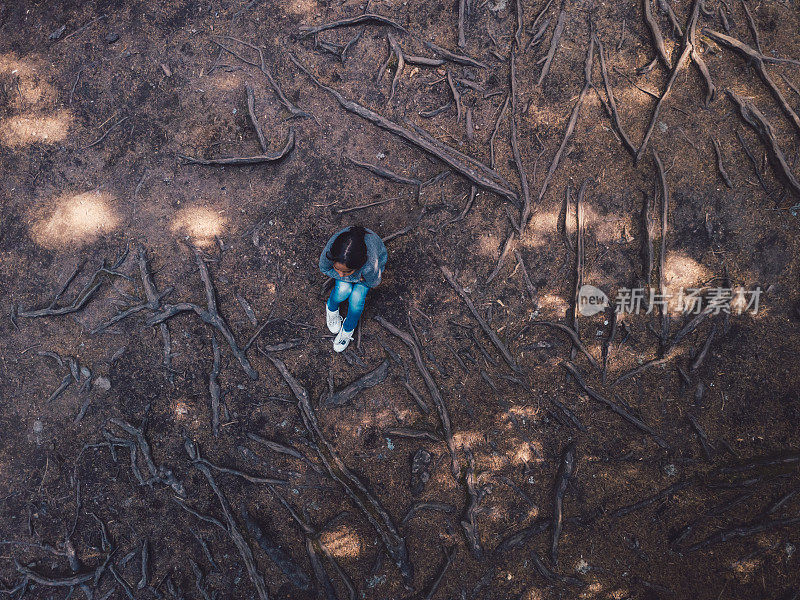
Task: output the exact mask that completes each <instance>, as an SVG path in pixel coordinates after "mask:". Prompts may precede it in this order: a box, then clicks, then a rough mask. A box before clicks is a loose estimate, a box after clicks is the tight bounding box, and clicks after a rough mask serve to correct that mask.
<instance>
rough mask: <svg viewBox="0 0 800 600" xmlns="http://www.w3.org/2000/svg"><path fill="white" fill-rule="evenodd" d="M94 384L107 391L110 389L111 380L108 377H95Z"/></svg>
mask: <svg viewBox="0 0 800 600" xmlns="http://www.w3.org/2000/svg"><path fill="white" fill-rule="evenodd" d="M94 386H95V387H96V388H99V389H101V390H104V391H106V392H107V391H108V390H110V389H111V380H110V379H109V378H108V377H102V376H100V377H97V378H95V380H94Z"/></svg>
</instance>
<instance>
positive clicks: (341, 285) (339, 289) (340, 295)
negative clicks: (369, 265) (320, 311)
mask: <svg viewBox="0 0 800 600" xmlns="http://www.w3.org/2000/svg"><path fill="white" fill-rule="evenodd" d="M352 292H353V286H352V285H351V284H349V283H347V282H346V281H337V282H336V287H334V288H333V295H334V297H335V298H336V300H337V302H342V301H343V300H346V299H347V297H348V296H350V295H351V294H352Z"/></svg>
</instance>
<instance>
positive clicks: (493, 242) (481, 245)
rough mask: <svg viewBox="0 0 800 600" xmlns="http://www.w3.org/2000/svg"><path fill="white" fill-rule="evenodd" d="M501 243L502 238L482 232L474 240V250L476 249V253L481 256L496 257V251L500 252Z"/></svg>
mask: <svg viewBox="0 0 800 600" xmlns="http://www.w3.org/2000/svg"><path fill="white" fill-rule="evenodd" d="M501 243H503V240H501V239H500V238H498V237H497V236H495V235H488V234H483V235H481V236H480V237H479V238H478V239H477V240H476V244H475V250H476V251H477V254H480V255H481V256H494V257H496V256H497V254H498V252H500V244H501Z"/></svg>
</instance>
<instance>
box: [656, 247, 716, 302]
mask: <svg viewBox="0 0 800 600" xmlns="http://www.w3.org/2000/svg"><path fill="white" fill-rule="evenodd" d="M664 267H665V268H664V271H665V275H666V277H665V285H666V287H667V288H669V290H670V291H675V292H677V290H678V289H679V288H689V287H699V286H700V285H701V284H702V282H703V281H706V280H707V279H708V277H709V272H708V269H707V268H706V267H704V266H703V265H701V264H700V263H698V262H697V261H696V260H694V259H693V258H690V257H689V256H687V255H686V254H684V253H683V252H669V251H667V258H666V264H665V265H664Z"/></svg>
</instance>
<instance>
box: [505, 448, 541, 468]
mask: <svg viewBox="0 0 800 600" xmlns="http://www.w3.org/2000/svg"><path fill="white" fill-rule="evenodd" d="M534 443H535V444H537V445H539V446H541V444H539V443H538V442H521V443H519V444H517V446H516V447H515V448H513V449H512V451H511V453H510V458H511V464H513V465H526V466H527V465H529V464H530V463H540V462H542V460H543V459H542V452H541V447H539V448H536V446H533V445H532V444H534Z"/></svg>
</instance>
